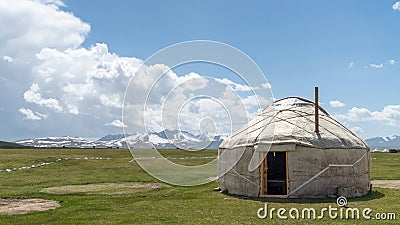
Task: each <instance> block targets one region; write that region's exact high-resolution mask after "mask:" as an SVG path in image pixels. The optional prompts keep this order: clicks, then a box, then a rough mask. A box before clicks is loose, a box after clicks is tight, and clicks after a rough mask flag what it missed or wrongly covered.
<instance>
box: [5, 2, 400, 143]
mask: <svg viewBox="0 0 400 225" xmlns="http://www.w3.org/2000/svg"><path fill="white" fill-rule="evenodd" d="M399 25H400V2H398V1H396V0H393V1H390V0H387V1H371V0H367V1H360V0H354V1H348V0H337V1H316V0H304V1H295V0H292V1H287V0H285V1H253V2H251V3H244V2H232V1H196V2H188V1H155V0H153V1H152V0H151V1H130V0H115V1H106V0H98V1H95V2H94V1H78V0H65V1H62V0H0V28H1V29H0V90H1V91H0V139H1V140H8V141H15V140H20V139H24V138H31V137H45V136H65V135H69V136H80V137H90V138H96V137H101V136H104V135H106V134H109V133H122V128H124V127H125V128H126V126H127V125H126V124H125V123H124V120H123V118H122V108H123V106H124V94H125V90H126V88H127V87H128V84H129V82H130V81H131V83H130V85H132V88H133V89H134V90H136V91H137V93H136V94H135V96H136V97H138V98H140V99H143V98H144V97H145V93H142V92H141V91H140V90H142V91H144V90H146V89H145V88H144V87H146V85H148V84H149V83H150V84H151V83H154V82H155V81H156V78H157V74H158V73H159V72H160V71H168V70H169V69H172V70H170V72H168V74H167V75H166V76H165V78H164V80H162V81H160V82H162V84H161V85H159V86H157V87H158V89H157V90H156V92H154V93H153V94H154V96H153V97H154V99H158V100H159V101H154V102H151V104H149V109H151V110H152V111H151V112H152V113H154V115H153V114H152V113H149V118H148V120H149V121H150V122H152V121H158V122H160V118H159V117H160V116H159V115H157V114H158V113H159V111H160V110H162V106H163V105H162V103H165V102H169V103H168V104H170V105H173V104H172V103H177V102H176V101H175V102H174V101H171V99H172V100H173V99H182V98H183V100H188V99H189V98H190V96H191V95H193V93H197V94H201V93H203V92H204V90H215V91H214V92H215V93H213V94H214V95H215V96H216V99H218V100H220V101H221V102H223V103H226V104H229V105H230V108H231V109H234V108H242V109H244V110H246V111H247V114H246V113H245V114H243V111H240V110H237V111H238V112H239V111H240V114H241V116H243V115H245V116H247V117H248V118H252V117H254V116H255V115H256V114H257V112H258V111H257V107H261V108H264V107H266V106H267V104H268V97H269V95H270V93H272V95H273V97H274V98H275V99H280V98H284V97H288V96H300V97H304V98H308V99H313V98H314V97H313V95H314V86H319V89H320V102H321V106H322V107H323V108H325V109H326V110H327V111H328V112H329V113H330V115H332V116H333V117H335V118H336V119H338V120H339V121H340V122H342V123H343V124H344V125H345V126H347V127H348V128H350V129H351V130H352V131H353V132H355V133H356V134H358V135H359V136H361V137H363V138H370V137H376V136H391V135H395V134H397V135H399V134H400V131H399V128H400V101H399V99H398V96H399V85H400V76H399V75H400V73H399V72H400V45H399V40H400V30H399V29H398V27H399ZM191 40H212V41H217V42H222V43H226V44H228V45H230V46H233V47H235V48H236V49H239V50H240V51H242V52H243V53H245V54H246V55H248V56H249V57H250V58H251V59H252V60H254V62H255V63H256V64H257V65H258V67H259V68H260V69H261V71H262V72H263V73H264V74H265V79H266V81H267V83H266V82H264V81H262V82H260V88H259V89H258V90H263V89H262V87H261V86H263V85H262V84H265V85H264V86H263V87H266V88H265V89H266V90H265V94H264V95H263V94H260V95H258V97H259V98H258V101H255V100H254V96H251V95H250V94H249V93H247V92H246V90H243V83H241V82H240V79H238V78H237V77H236V76H235V75H234V74H232V72H231V71H229V70H227V69H224V68H218V66H210V65H208V66H207V65H204V64H199V65H188V66H186V67H185V66H182V67H179V68H169V67H165V65H161V64H159V65H147V66H146V67H145V70H144V71H143V73H140V74H138V73H137V71H138V68H140V66H141V65H142V63H143V62H145V60H146V59H148V58H149V57H150V56H152V55H153V54H155V53H156V52H157V51H159V50H161V49H163V48H166V47H168V46H170V45H174V44H176V43H180V42H184V41H191ZM247 76H250V77H251V76H253V75H247ZM205 77H214V78H208V79H206V78H205ZM223 78H226V79H225V80H223V81H222V79H223ZM263 79H264V78H263ZM189 81H190V82H189ZM228 81H230V82H228ZM181 84H182V85H181ZM267 84H268V85H267ZM179 85H181V87H182V88H183V89H184V90H183V91H181V92H179V94H181V95H178V93H174V95H171V96H172V97H171V99H170V101H167V100H165V97H166V96H167V95H166V94H168V93H170V92H169V91H168V90H171V89H174V87H176V86H179ZM221 85H225V86H221ZM193 86H195V87H196V88H197V89H196V88H195V89H193ZM211 87H213V88H211ZM253 88H255V87H253ZM200 89H202V90H200ZM174 90H175V89H174ZM188 90H191V91H192V92H190V91H188ZM235 93H236V95H234V94H235ZM238 99H240V100H241V101H237V100H238ZM171 102H172V103H171ZM183 102H184V101H183ZM196 107H197V108H196ZM170 108H172V107H170ZM194 108H196V110H194ZM135 110H137V111H135V112H137V114H140V113H141V112H142V111H141V110H143V107H140V105H137V108H135ZM185 110H186V108H184V107H183V109H182V112H185V113H186V114H184V115H183V116H182V117H180V119H181V120H182V121H178V123H182V126H183V127H184V129H186V130H189V131H191V132H195V131H196V130H199V124H200V123H202V121H204V120H202V119H199V118H209V119H211V120H213V121H214V122H211V123H210V122H209V121H208V120H206V121H208V122H204V123H202V124H201V125H204V126H210V127H215V126H222V127H221V128H218V129H216V130H217V131H218V132H229V131H230V129H232V127H229V126H228V125H227V124H224V123H220V121H228V120H229V116H233V117H234V118H239V117H240V115H239V113H238V114H237V115H228V114H226V113H225V114H224V110H223V109H222V108H221V107H220V106H219V105H218V104H215V102H214V103H212V102H211V101H210V100H207V99H199V100H196V101H193V102H191V103H190V104H188V107H187V110H186V111H185ZM233 111H235V110H233ZM194 112H195V113H194ZM196 113H197V114H196ZM231 113H232V112H231ZM233 113H234V112H233ZM235 116H237V117H235ZM194 118H195V119H196V120H195V121H194ZM240 118H241V117H240ZM135 119H137V121H136V122H137V123H136V124H137V127H135V128H134V130H135V129H138V130H140V124H141V123H143V121H144V119H143V118H141V117H138V118H135ZM230 119H232V118H230ZM241 119H245V118H241ZM151 125H154V126H153V127H152V128H151V129H152V130H157V129H160V126H159V124H151ZM191 125H192V127H190V126H191ZM229 128H230V129H229ZM210 129H214V128H210ZM235 129H236V128H235ZM200 130H201V128H200Z"/></svg>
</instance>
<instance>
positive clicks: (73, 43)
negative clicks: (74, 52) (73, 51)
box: [0, 0, 90, 60]
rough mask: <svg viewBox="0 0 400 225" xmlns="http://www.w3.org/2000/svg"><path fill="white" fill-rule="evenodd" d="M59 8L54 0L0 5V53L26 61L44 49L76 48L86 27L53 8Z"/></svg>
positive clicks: (72, 17)
mask: <svg viewBox="0 0 400 225" xmlns="http://www.w3.org/2000/svg"><path fill="white" fill-rule="evenodd" d="M44 3H46V4H44ZM62 5H64V4H63V3H62V1H58V0H37V1H31V0H13V1H12V2H10V1H0V27H7V29H3V30H2V33H1V35H0V53H2V54H3V55H12V56H13V57H14V58H15V57H23V58H24V59H25V60H29V59H30V57H31V55H33V54H35V53H37V52H38V51H40V50H41V49H42V48H45V47H49V48H55V49H59V50H65V49H68V48H77V47H79V46H80V44H82V43H83V41H84V40H85V37H86V35H87V34H88V32H89V31H90V25H89V24H87V23H85V22H82V21H81V20H80V19H79V18H77V17H75V16H74V15H72V14H71V13H68V12H64V11H62V10H60V9H59V8H58V7H57V6H62ZM21 18H23V19H21ZM10 24H12V25H11V26H10Z"/></svg>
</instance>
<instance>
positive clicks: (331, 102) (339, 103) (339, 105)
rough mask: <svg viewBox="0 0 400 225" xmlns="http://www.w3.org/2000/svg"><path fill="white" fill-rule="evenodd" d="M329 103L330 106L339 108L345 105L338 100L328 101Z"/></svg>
mask: <svg viewBox="0 0 400 225" xmlns="http://www.w3.org/2000/svg"><path fill="white" fill-rule="evenodd" d="M329 104H330V105H331V107H333V108H341V107H344V106H346V104H344V103H342V102H340V101H330V102H329Z"/></svg>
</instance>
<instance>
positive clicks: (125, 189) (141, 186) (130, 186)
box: [40, 182, 170, 195]
mask: <svg viewBox="0 0 400 225" xmlns="http://www.w3.org/2000/svg"><path fill="white" fill-rule="evenodd" d="M167 187H170V186H169V185H166V184H161V183H144V182H129V183H101V184H86V185H67V186H60V187H49V188H44V189H42V190H41V191H40V192H43V193H47V194H55V195H66V194H104V195H122V194H131V193H135V192H141V191H149V190H154V189H160V188H167Z"/></svg>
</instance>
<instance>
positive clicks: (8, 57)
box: [3, 55, 14, 63]
mask: <svg viewBox="0 0 400 225" xmlns="http://www.w3.org/2000/svg"><path fill="white" fill-rule="evenodd" d="M3 60H4V61H6V62H9V63H12V62H13V61H14V59H13V58H12V57H10V56H7V55H5V56H3Z"/></svg>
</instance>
